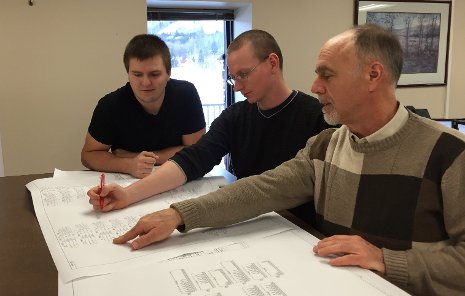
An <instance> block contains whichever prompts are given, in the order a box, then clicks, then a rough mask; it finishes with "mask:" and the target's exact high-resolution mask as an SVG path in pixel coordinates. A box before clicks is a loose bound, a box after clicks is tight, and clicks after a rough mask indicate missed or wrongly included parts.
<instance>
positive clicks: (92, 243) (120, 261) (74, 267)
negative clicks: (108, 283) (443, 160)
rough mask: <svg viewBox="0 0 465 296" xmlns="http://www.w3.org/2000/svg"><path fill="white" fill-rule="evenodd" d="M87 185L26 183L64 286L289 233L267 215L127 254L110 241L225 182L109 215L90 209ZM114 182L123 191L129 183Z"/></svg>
mask: <svg viewBox="0 0 465 296" xmlns="http://www.w3.org/2000/svg"><path fill="white" fill-rule="evenodd" d="M86 182H87V184H86ZM125 182H126V183H125ZM89 183H93V181H90V180H81V181H80V182H78V181H75V180H69V179H66V178H65V179H61V178H46V179H39V180H35V181H32V182H30V183H29V184H27V188H28V189H29V190H30V191H31V195H32V199H33V204H34V209H35V212H36V215H37V219H38V221H39V224H40V227H41V230H42V233H43V235H44V237H45V240H46V242H47V245H48V248H49V250H50V253H51V255H52V258H53V260H54V262H55V265H56V267H57V269H58V273H59V275H60V277H61V278H62V280H63V281H64V282H65V283H66V282H68V281H70V280H72V279H76V278H79V277H83V276H92V275H98V274H104V273H109V272H115V271H118V270H120V269H122V268H126V267H128V266H132V265H137V264H141V263H145V262H147V261H160V260H163V259H166V258H170V257H173V256H178V255H182V254H185V253H189V252H195V251H200V250H203V249H205V248H212V247H217V246H222V245H227V244H230V243H232V242H237V241H241V240H245V239H249V238H256V237H262V236H267V235H271V234H274V233H278V232H281V231H284V230H287V229H289V224H287V223H286V222H284V221H285V220H284V219H283V218H281V217H280V216H278V215H276V214H268V215H263V216H261V217H258V218H256V219H253V220H251V221H249V222H245V223H242V224H239V225H235V226H232V227H227V228H220V229H198V230H195V231H192V232H190V233H188V234H186V235H180V233H178V232H177V231H175V232H174V233H173V235H172V236H171V238H170V239H169V240H165V241H163V242H160V243H157V244H154V245H151V246H148V247H146V248H144V249H142V250H138V251H132V250H130V247H129V245H128V244H125V245H114V244H113V243H112V240H113V238H115V237H117V236H119V235H121V234H123V233H125V232H126V231H128V230H129V229H130V228H131V227H132V226H134V225H135V223H136V222H137V221H138V220H139V219H140V217H142V216H143V215H145V214H149V213H152V212H154V211H157V210H161V209H165V208H167V207H169V205H170V204H172V203H174V202H177V201H180V200H183V199H186V198H191V197H195V196H199V195H202V194H206V193H208V192H210V191H212V190H216V189H218V187H219V186H220V185H224V184H225V180H224V178H222V177H221V178H220V177H211V178H203V179H201V180H197V181H193V182H189V183H188V184H185V185H183V186H181V187H179V188H177V189H174V190H171V191H168V192H165V193H162V194H159V195H157V196H154V197H152V198H149V199H146V200H144V201H142V202H139V203H136V204H133V205H131V206H130V207H128V208H126V209H123V210H119V211H112V212H109V213H100V212H97V211H94V210H93V209H92V207H91V206H90V204H89V203H88V197H87V194H86V192H87V190H88V189H89V188H90V187H92V186H94V185H95V184H89ZM118 183H119V184H121V185H123V186H126V185H128V184H129V183H130V181H128V180H123V181H120V182H118Z"/></svg>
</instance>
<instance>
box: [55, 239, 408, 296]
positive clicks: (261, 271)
mask: <svg viewBox="0 0 465 296" xmlns="http://www.w3.org/2000/svg"><path fill="white" fill-rule="evenodd" d="M316 241H317V240H316V239H315V238H313V237H311V236H310V235H305V234H302V233H299V231H298V230H292V231H285V232H281V233H279V234H275V235H272V236H268V237H265V238H260V239H257V240H253V241H249V242H243V243H240V244H233V245H230V246H228V247H225V248H218V249H214V250H210V252H205V253H204V254H201V255H194V256H181V257H176V258H171V259H169V260H165V261H163V262H158V263H151V264H146V265H142V266H138V267H137V268H131V269H127V270H124V271H123V272H117V273H112V274H107V275H102V276H95V277H91V278H83V279H78V280H75V281H72V282H71V283H69V284H67V285H63V284H61V287H62V291H63V292H67V293H69V294H60V296H67V295H74V296H84V295H103V296H105V295H113V296H118V295H133V293H134V291H137V295H140V296H149V295H179V296H184V295H190V296H205V295H208V296H212V295H221V296H229V295H231V296H241V295H242V296H256V295H281V296H291V295H295V296H301V295H370V296H376V295H408V294H407V293H405V292H404V291H402V290H401V289H399V288H397V287H396V286H394V285H392V284H390V283H389V282H387V281H385V280H384V279H382V278H380V277H378V276H376V275H375V274H373V273H372V272H370V271H367V270H362V269H360V268H340V267H332V266H330V265H329V264H328V260H327V259H325V258H320V257H317V256H315V255H314V254H313V252H312V246H313V245H314V243H315V242H316ZM354 270H357V272H354ZM370 274H371V275H372V276H369V275H370ZM373 275H374V276H373ZM365 276H366V277H365ZM64 286H66V287H64Z"/></svg>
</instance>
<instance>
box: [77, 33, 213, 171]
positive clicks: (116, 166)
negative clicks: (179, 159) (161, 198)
mask: <svg viewBox="0 0 465 296" xmlns="http://www.w3.org/2000/svg"><path fill="white" fill-rule="evenodd" d="M124 65H125V67H126V71H127V73H128V79H129V82H128V83H127V84H126V85H124V86H123V87H121V88H119V89H117V90H116V91H114V92H112V93H109V94H107V95H106V96H104V97H103V98H102V99H100V100H99V102H98V104H97V106H96V107H95V110H94V113H93V115H92V120H91V122H90V125H89V129H88V133H87V135H86V139H85V143H84V147H83V148H82V152H81V161H82V164H83V165H85V166H86V167H87V168H89V169H92V170H97V171H104V172H120V173H127V174H130V175H132V176H134V177H138V178H143V177H145V176H147V175H149V174H150V173H151V172H152V168H153V166H154V165H155V164H163V163H164V162H165V161H166V160H167V159H169V158H170V157H172V156H173V155H174V154H175V153H176V152H177V151H179V150H181V149H182V148H183V147H185V146H189V145H192V144H194V143H196V142H197V141H198V140H199V139H200V137H201V136H202V135H203V134H204V133H205V119H204V116H203V110H202V104H201V102H200V98H199V95H198V93H197V90H196V88H195V86H194V85H193V84H192V83H190V82H187V81H181V80H175V79H170V75H171V56H170V52H169V49H168V47H167V46H166V44H165V42H163V40H161V39H160V38H159V37H157V36H154V35H147V34H143V35H137V36H135V37H134V38H133V39H132V40H131V41H130V42H129V43H128V45H127V46H126V50H125V52H124Z"/></svg>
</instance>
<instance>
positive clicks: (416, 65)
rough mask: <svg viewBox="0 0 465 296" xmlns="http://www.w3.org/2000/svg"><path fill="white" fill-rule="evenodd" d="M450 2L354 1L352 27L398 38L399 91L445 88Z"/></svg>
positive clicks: (418, 0) (417, 0)
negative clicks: (372, 28)
mask: <svg viewBox="0 0 465 296" xmlns="http://www.w3.org/2000/svg"><path fill="white" fill-rule="evenodd" d="M451 9H452V2H451V1H421V0H416V1H415V0H414V1H402V0H401V1H391V0H385V1H361V0H355V5H354V24H355V25H358V24H365V23H373V24H378V25H380V26H382V27H384V28H386V29H388V30H390V31H392V32H393V33H394V34H395V35H397V36H398V37H399V41H400V43H401V46H402V49H403V50H404V67H403V68H402V74H401V76H400V79H399V82H398V84H397V86H398V87H417V86H441V85H446V84H447V67H448V57H449V36H450V22H451V20H450V19H451Z"/></svg>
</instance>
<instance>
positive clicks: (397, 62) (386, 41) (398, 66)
mask: <svg viewBox="0 0 465 296" xmlns="http://www.w3.org/2000/svg"><path fill="white" fill-rule="evenodd" d="M353 30H354V33H355V34H354V35H355V37H354V38H355V52H356V54H357V56H358V58H359V60H360V61H367V60H373V59H377V60H380V61H381V63H382V64H383V65H384V66H385V67H386V68H387V70H388V72H389V73H390V76H391V79H392V82H393V83H394V85H396V84H397V82H398V81H399V78H400V74H401V73H402V66H403V64H404V53H403V50H402V47H401V45H400V42H399V39H398V38H397V36H396V35H394V34H393V33H392V32H390V31H388V30H386V29H384V28H383V27H381V26H378V25H373V24H364V25H360V26H356V27H354V28H353Z"/></svg>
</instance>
